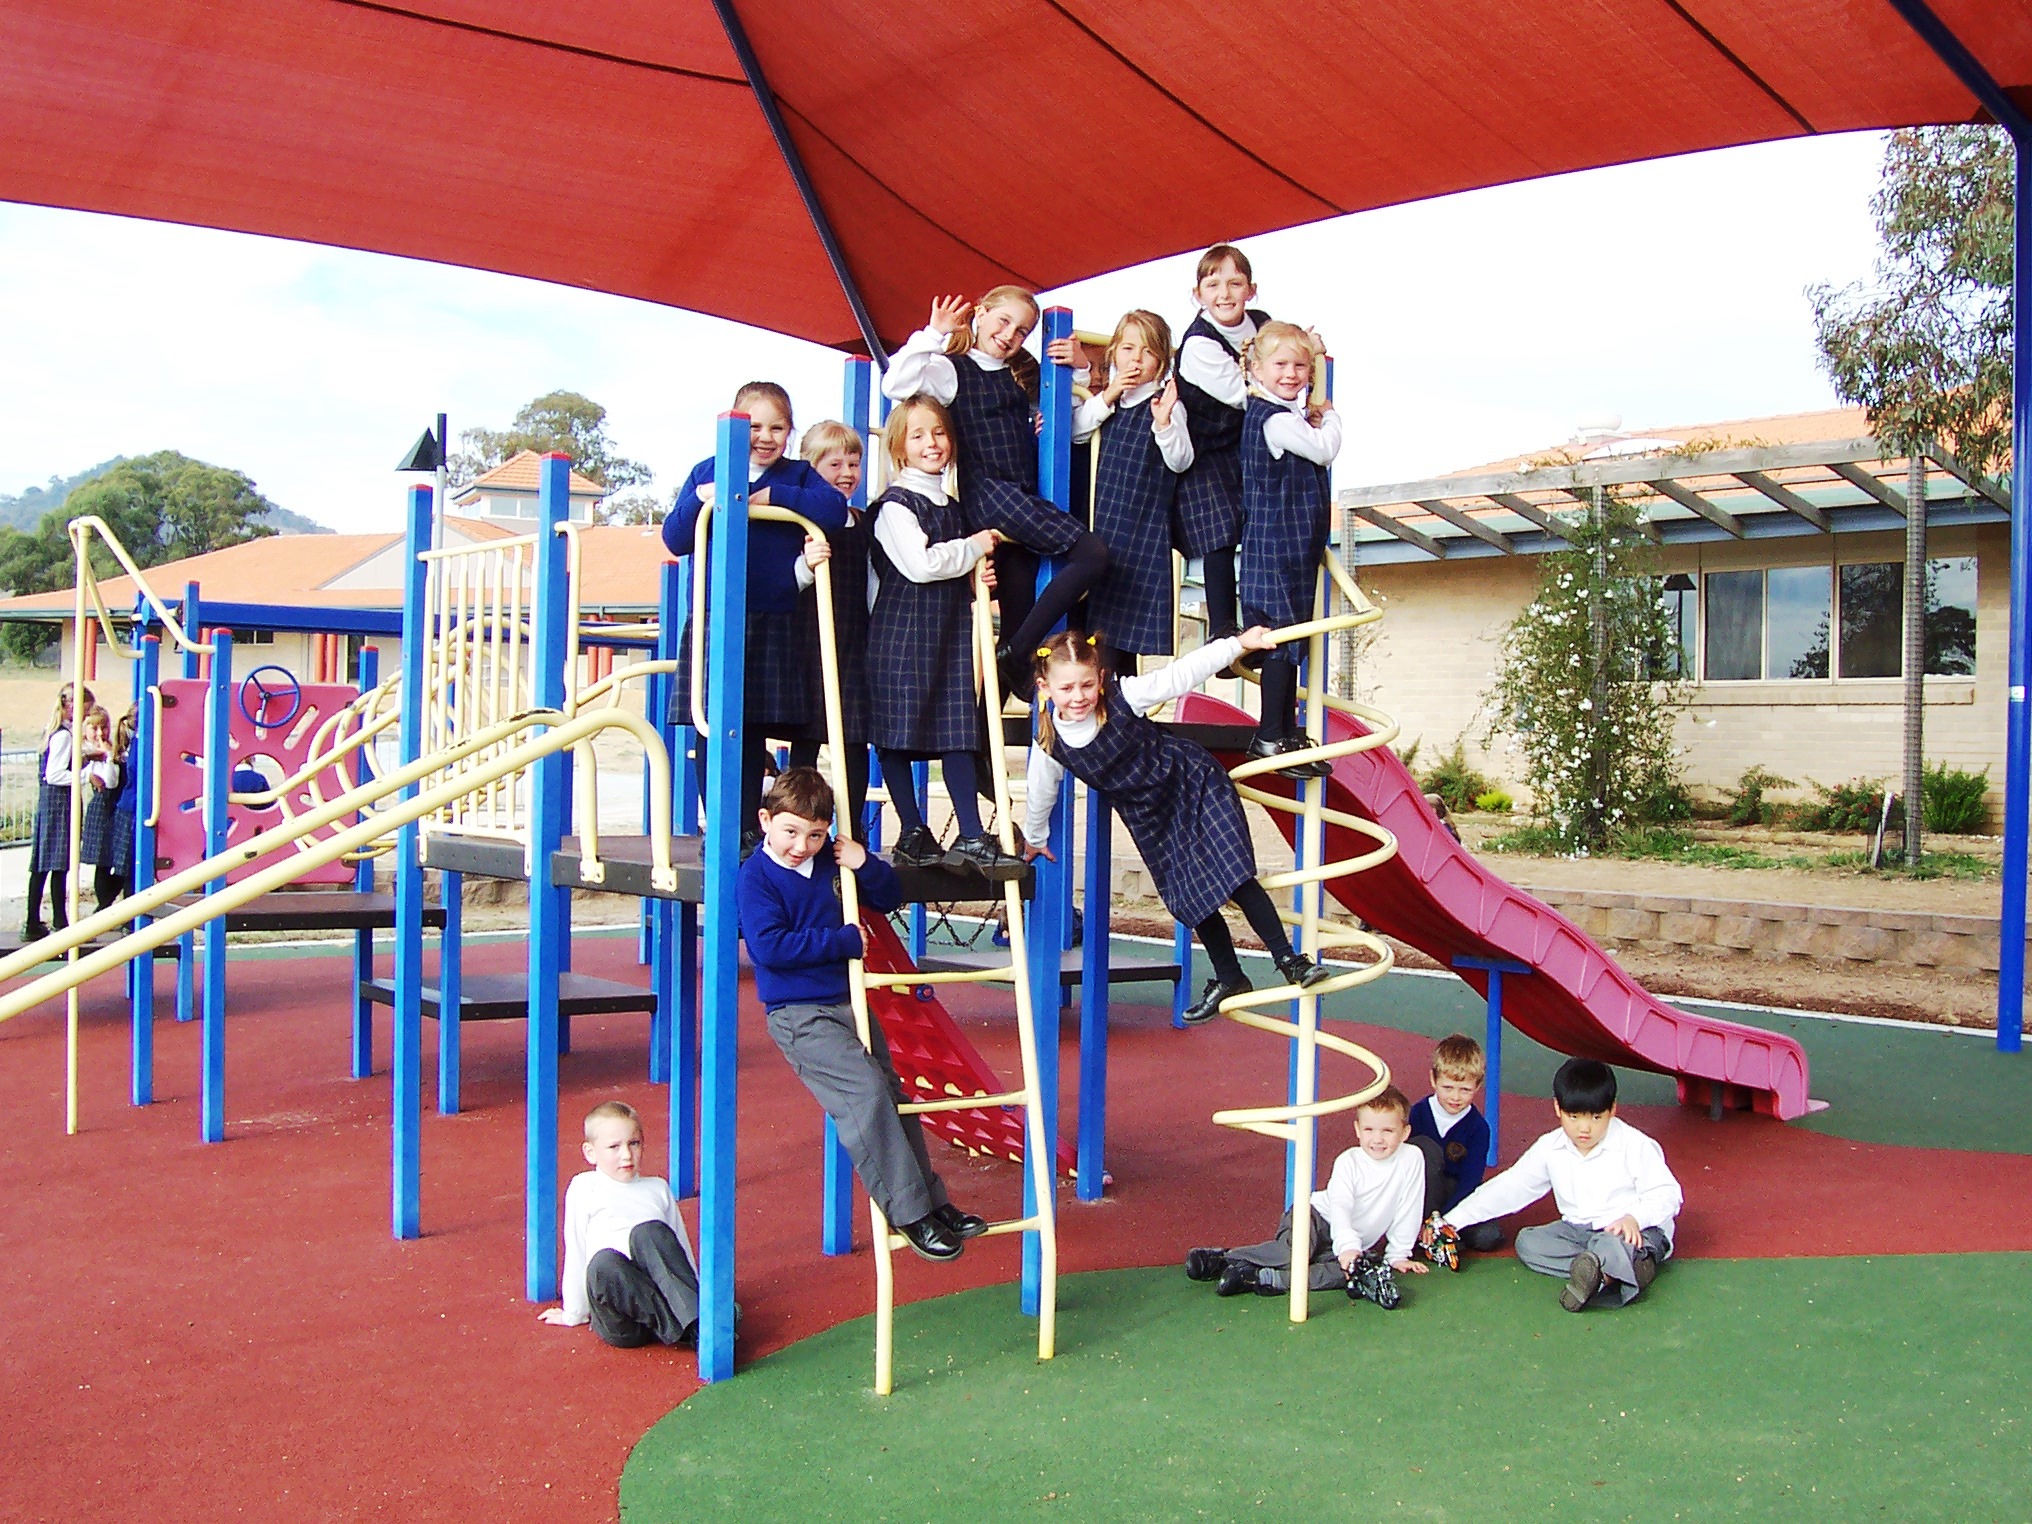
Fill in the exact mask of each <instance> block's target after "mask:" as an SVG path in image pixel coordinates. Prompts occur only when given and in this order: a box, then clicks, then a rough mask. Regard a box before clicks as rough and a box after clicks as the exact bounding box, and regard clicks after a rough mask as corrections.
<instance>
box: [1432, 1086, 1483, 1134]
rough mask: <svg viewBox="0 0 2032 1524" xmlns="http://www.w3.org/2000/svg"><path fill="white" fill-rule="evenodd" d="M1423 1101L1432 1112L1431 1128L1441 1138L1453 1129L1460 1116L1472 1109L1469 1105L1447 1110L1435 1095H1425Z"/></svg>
mask: <svg viewBox="0 0 2032 1524" xmlns="http://www.w3.org/2000/svg"><path fill="white" fill-rule="evenodd" d="M1425 1103H1426V1105H1427V1107H1429V1108H1430V1109H1431V1112H1432V1130H1433V1131H1434V1132H1436V1133H1438V1134H1439V1135H1440V1136H1441V1137H1442V1138H1443V1137H1445V1136H1446V1135H1447V1134H1448V1133H1450V1132H1452V1131H1453V1130H1454V1126H1455V1124H1457V1123H1458V1122H1459V1121H1460V1119H1461V1118H1462V1117H1464V1116H1466V1115H1467V1114H1468V1113H1469V1112H1470V1111H1473V1110H1474V1107H1473V1106H1472V1105H1469V1106H1464V1107H1462V1108H1461V1109H1460V1110H1459V1111H1448V1110H1447V1109H1446V1108H1445V1107H1444V1106H1442V1105H1440V1104H1439V1097H1438V1096H1436V1095H1431V1096H1427V1097H1426V1098H1425Z"/></svg>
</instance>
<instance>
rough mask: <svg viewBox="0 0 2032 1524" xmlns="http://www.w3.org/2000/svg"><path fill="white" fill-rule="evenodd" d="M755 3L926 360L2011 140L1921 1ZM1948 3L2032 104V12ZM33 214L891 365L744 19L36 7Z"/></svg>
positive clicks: (804, 135) (790, 103) (201, 0)
mask: <svg viewBox="0 0 2032 1524" xmlns="http://www.w3.org/2000/svg"><path fill="white" fill-rule="evenodd" d="M734 5H735V8H736V10H737V11H738V15H739V20H740V22H741V24H742V26H743V27H744V28H745V31H746V33H747V36H748V38H749V40H750V41H751V42H752V44H753V48H754V53H755V56H756V60H757V62H758V64H759V67H760V70H761V72H762V74H763V76H764V77H765V78H766V80H767V83H768V85H769V87H770V88H771V89H772V91H773V93H774V95H775V97H776V98H777V101H778V103H779V105H780V107H781V111H782V117H783V121H784V124H785V127H786V129H787V132H788V135H789V138H790V140H791V143H792V144H793V146H794V149H795V151H796V153H797V154H798V155H799V156H800V157H801V159H802V161H803V163H804V165H805V167H806V168H807V170H808V172H809V176H810V181H811V185H812V188H813V191H814V192H815V194H816V197H817V199H818V202H819V205H820V207H821V209H822V211H823V213H824V214H825V216H826V218H827V220H828V221H829V222H830V224H831V225H832V227H833V228H834V229H835V231H836V233H837V236H838V242H839V248H840V252H841V254H842V257H843V259H844V262H845V265H846V267H847V270H848V272H849V274H850V275H851V277H852V279H853V280H854V281H855V283H856V284H857V285H858V287H859V288H860V290H861V292H862V293H863V295H864V297H865V301H866V305H867V308H868V310H869V312H870V313H871V314H872V317H873V321H874V326H875V328H876V329H877V331H878V332H879V334H880V335H881V336H882V337H884V338H885V339H886V340H890V341H894V340H896V339H898V338H900V337H901V336H902V335H903V334H904V333H906V332H908V331H909V330H910V329H911V328H913V327H915V326H916V325H917V324H918V323H919V322H920V321H921V320H922V315H923V309H924V306H925V303H926V298H927V296H928V295H929V294H930V293H932V292H934V291H948V290H959V291H968V292H978V291H979V290H981V289H983V288H985V287H986V286H988V285H991V284H994V283H996V282H1000V281H1005V280H1007V281H1016V282H1019V283H1021V284H1024V285H1027V286H1030V287H1033V288H1042V287H1049V286H1055V285H1060V284H1063V283H1065V282H1067V281H1070V280H1075V279H1078V278H1080V277H1082V276H1086V275H1091V274H1094V273H1096V272H1098V271H1102V270H1109V269H1115V268H1118V267H1120V266H1123V265H1127V264H1133V263H1136V262H1138V261H1141V260H1145V259H1151V258H1155V257H1157V256H1159V255H1163V254H1169V253H1174V252H1177V251H1179V250H1181V249H1188V248H1193V247H1196V246H1203V245H1205V244H1207V243H1209V242H1213V241H1215V240H1217V239H1222V238H1240V237H1245V236H1248V235H1250V234H1254V233H1260V232H1264V231H1267V230H1270V229H1273V228H1279V227H1286V226H1290V225H1292V224H1294V223H1301V222H1308V221H1312V220H1315V219H1318V218H1322V217H1329V216H1334V215H1337V214H1339V213H1342V212H1350V211H1359V210H1363V209H1366V208H1370V207H1376V206H1384V205H1388V204H1391V203H1394V202H1402V201H1409V200H1415V199H1418V198H1421V197H1426V196H1435V195H1440V194H1444V193H1446V192H1450V191H1458V190H1465V189H1469V188H1472V187H1475V186H1483V185H1492V184H1497V183H1501V182H1504V181H1511V180H1519V179H1527V178H1530V177H1533V176H1538V175H1547V174H1555V173H1559V172H1562V171H1567V170H1576V169H1584V168H1589V167H1593V166H1597V165H1603V164H1611V163H1620V162H1625V161H1629V160H1634V159H1644V158H1653V157H1658V156H1661V155H1666V154H1675V153H1685V152H1689V151H1693V150H1697V149H1705V148H1716V147H1721V146H1725V145H1728V144H1735V143H1747V142H1754V141H1759V140H1765V139H1772V138H1783V137H1794V136H1801V135H1805V134H1808V133H1819V132H1841V131H1849V130H1853V129H1857V128H1872V127H1892V126H1903V125H1910V124H1916V123H1927V122H1949V121H1964V120H1970V119H1972V118H1974V117H1975V116H1976V114H1977V106H1976V102H1975V100H1974V99H1973V97H1971V95H1970V94H1969V92H1968V91H1967V90H1966V89H1965V88H1964V87H1963V86H1962V85H1961V84H1960V83H1959V82H1958V81H1957V80H1956V79H1955V78H1954V77H1953V76H1952V75H1951V74H1950V73H1949V72H1948V70H1947V69H1946V68H1945V67H1944V66H1943V65H1942V64H1941V63H1940V62H1939V61H1938V60H1937V59H1936V58H1935V57H1934V55H1933V54H1932V53H1931V52H1930V51H1929V50H1928V49H1927V47H1926V46H1925V44H1924V43H1923V42H1921V40H1920V39H1919V37H1918V36H1917V35H1916V34H1915V33H1913V31H1912V30H1911V29H1910V28H1909V27H1908V26H1907V25H1906V23H1905V22H1904V21H1903V20H1902V19H1900V17H1899V16H1898V15H1897V13H1896V12H1894V11H1893V10H1892V9H1891V8H1890V6H1889V4H1888V3H1887V0H1288V3H1285V4H1282V5H1279V6H1248V7H1244V6H1241V5H1238V4H1235V3H1232V0H1163V3H1156V0H1107V3H1105V4H1103V3H1100V0H1062V3H1053V0H917V3H916V4H914V5H912V6H909V7H896V6H877V5H869V4H863V3H855V0H794V3H793V0H734ZM1935 9H1936V11H1937V12H1938V13H1939V15H1940V16H1941V18H1942V19H1943V20H1944V21H1945V22H1946V23H1947V24H1948V25H1949V26H1950V27H1951V28H1952V29H1953V30H1954V31H1955V32H1956V33H1957V34H1958V36H1959V37H1960V38H1961V40H1962V41H1963V42H1964V43H1965V44H1966V45H1967V46H1968V47H1969V48H1970V49H1971V50H1972V51H1973V53H1974V54H1975V55H1976V57H1977V59H1978V60H1979V61H1980V62H1981V63H1982V64H1983V65H1984V66H1985V67H1986V68H1987V69H1988V70H1989V72H1990V74H1991V76H1992V77H1993V78H1995V79H1996V80H1998V81H1999V82H2000V83H2001V84H2003V85H2004V86H2005V87H2006V89H2007V90H2011V91H2012V92H2013V93H2014V95H2016V96H2017V98H2018V99H2020V100H2021V101H2024V100H2028V99H2032V90H2028V89H2026V87H2028V86H2032V0H1936V4H1935ZM0 199H7V200H13V201H24V202H35V203H40V204H44V205H50V206H64V207H76V208H80V209H84V210H88V211H98V212H114V213H120V214H123V215H128V216H136V217H150V218H157V219H161V220H164V221H170V222H184V223H195V224H200V225H203V226H208V227H219V228H231V229H236V230H240V231H244V232H252V233H267V234H274V235H278V236H281V237H285V238H298V239H305V240H309V241H312V242H317V243H329V244H338V245H344V246H347V247H352V248H360V249H371V250H377V251H380V252H384V253H390V254H403V255H409V256H413V257H416V258H422V259H432V260H439V261H443V262H446V263H450V264H458V265H470V266H475V267H478V268H481V269H489V270H499V271H504V272H507V273H510V274H515V275H526V276H534V277H537V278H539V279H543V280H551V281H558V282H562V283H565V284H568V285H575V286H585V287H589V288H592V289H595V290H600V291H609V292H614V293H618V294H621V295H625V296H634V297H641V298H645V299H647V300H650V301H655V302H662V303H667V304H669V305H672V306H679V307H688V308H693V309H695V310H698V311H701V312H710V313H714V314H717V315H719V316H722V317H728V318H734V319H737V320H739V321H742V322H747V323H754V324H759V325H761V326H763V327H766V328H773V329H777V330H780V331H782V332H785V333H791V334H796V335H799V336H801V337H804V338H809V339H815V340H818V341H819V342H821V343H826V344H835V345H841V346H848V347H857V346H858V342H859V341H858V337H857V333H858V330H857V326H856V322H855V318H854V315H853V313H852V311H851V309H850V307H849V304H848V303H847V301H846V300H845V299H844V298H843V296H842V294H841V289H840V284H839V282H838V280H837V279H836V278H835V274H834V270H833V267H832V264H831V263H830V262H829V260H828V258H827V255H826V252H825V250H824V248H823V247H822V245H821V242H820V239H819V237H818V235H817V233H816V232H815V230H814V224H813V221H812V218H811V217H810V215H809V214H808V213H807V210H806V207H805V205H804V203H803V201H802V200H801V199H800V197H799V194H798V192H797V189H796V187H795V185H794V184H793V181H792V177H791V175H790V173H789V171H788V170H787V168H786V165H785V160H784V158H783V156H782V154H781V153H779V151H778V149H777V146H776V144H775V143H774V141H773V140H772V138H771V135H770V132H769V129H768V126H767V125H766V123H765V120H764V116H763V113H762V111H761V110H760V109H759V107H758V101H757V98H756V96H755V94H754V93H753V91H752V90H751V89H750V87H749V83H748V80H747V78H746V76H745V73H744V70H743V68H742V65H741V63H740V62H739V60H738V59H737V57H736V54H735V52H734V50H733V48H732V47H731V46H730V44H729V42H728V37H727V33H726V31H725V30H724V29H723V28H722V26H721V23H720V21H719V19H718V18H717V16H716V15H715V12H714V9H713V7H712V5H711V4H710V3H709V0H572V3H570V4H556V3H551V4H543V3H537V0H513V3H511V0H414V3H379V0H8V3H7V4H6V5H5V6H4V7H0ZM1630 210H1631V212H1632V213H1633V214H1634V215H1645V214H1646V213H1647V212H1649V211H1652V210H1666V209H1647V208H1639V207H1633V208H1631V209H1630Z"/></svg>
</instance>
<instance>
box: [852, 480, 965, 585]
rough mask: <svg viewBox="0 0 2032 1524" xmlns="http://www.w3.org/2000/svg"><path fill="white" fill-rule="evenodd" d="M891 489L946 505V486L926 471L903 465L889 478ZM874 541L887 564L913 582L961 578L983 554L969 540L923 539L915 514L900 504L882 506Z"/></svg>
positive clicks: (921, 529)
mask: <svg viewBox="0 0 2032 1524" xmlns="http://www.w3.org/2000/svg"><path fill="white" fill-rule="evenodd" d="M889 485H890V486H892V487H902V488H903V489H905V490H906V491H909V492H915V493H916V494H917V495H918V496H919V497H922V498H928V499H930V500H931V501H932V502H933V503H935V504H937V505H938V506H939V507H941V508H942V507H944V506H945V503H946V495H945V483H944V482H942V481H940V480H939V479H938V478H937V477H936V476H933V475H932V474H931V473H930V472H929V471H920V470H918V469H917V468H916V467H915V466H905V467H904V468H903V469H902V470H901V471H898V472H897V473H896V475H895V476H894V477H893V478H892V479H891V481H890V483H889ZM875 539H876V542H877V543H878V544H880V545H881V547H882V549H883V550H884V552H886V553H887V555H888V557H889V560H890V563H891V564H892V565H893V566H895V568H896V569H897V570H898V571H900V572H901V573H903V575H904V576H906V577H908V578H909V579H910V580H911V581H912V582H944V581H947V580H948V579H950V578H953V577H964V576H965V575H966V574H967V573H968V572H970V571H972V570H973V569H974V563H975V562H976V561H978V560H980V559H981V556H982V555H983V554H984V552H983V551H982V549H981V547H980V546H979V545H977V544H976V543H974V541H973V540H971V539H965V538H962V539H958V540H940V541H939V542H938V543H937V544H936V545H934V544H932V543H931V542H930V541H929V540H927V539H926V538H925V534H924V529H923V527H922V526H921V525H920V524H919V523H918V521H917V515H916V514H914V513H912V512H911V511H910V510H909V509H908V508H906V507H904V506H903V505H902V504H901V503H884V504H883V505H882V511H881V512H880V513H877V514H876V515H875Z"/></svg>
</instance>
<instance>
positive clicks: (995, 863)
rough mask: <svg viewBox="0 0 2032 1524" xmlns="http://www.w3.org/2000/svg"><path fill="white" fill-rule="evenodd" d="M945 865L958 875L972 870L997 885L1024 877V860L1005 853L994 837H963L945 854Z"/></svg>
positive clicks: (984, 835)
mask: <svg viewBox="0 0 2032 1524" xmlns="http://www.w3.org/2000/svg"><path fill="white" fill-rule="evenodd" d="M945 865H946V866H947V867H948V868H951V869H952V870H953V871H954V872H956V873H964V872H966V870H967V869H969V868H972V869H974V870H976V871H977V872H979V873H980V874H982V875H983V876H984V877H986V878H990V879H993V880H994V881H995V882H997V883H1006V882H1007V881H1009V880H1010V879H1017V878H1021V877H1022V876H1023V859H1022V858H1020V857H1018V856H1016V855H1015V854H1014V853H1011V852H1004V851H1003V850H1002V848H1001V845H1000V844H999V843H998V842H997V841H996V840H995V838H994V837H992V836H989V835H986V834H985V833H984V834H982V835H980V836H962V837H961V838H960V839H959V840H958V841H956V842H954V843H953V844H952V849H951V850H950V851H948V852H947V853H946V854H945Z"/></svg>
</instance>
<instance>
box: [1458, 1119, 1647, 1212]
mask: <svg viewBox="0 0 2032 1524" xmlns="http://www.w3.org/2000/svg"><path fill="white" fill-rule="evenodd" d="M1548 1190H1549V1191H1551V1192H1552V1199H1553V1201H1554V1202H1556V1203H1557V1204H1558V1206H1559V1215H1560V1216H1561V1217H1563V1218H1565V1219H1566V1220H1567V1221H1568V1222H1577V1223H1581V1224H1584V1225H1585V1226H1587V1227H1590V1228H1606V1227H1607V1226H1608V1225H1609V1224H1610V1223H1612V1222H1615V1221H1617V1220H1618V1219H1619V1218H1623V1217H1633V1218H1635V1219H1636V1221H1637V1226H1638V1227H1640V1228H1656V1229H1658V1230H1659V1232H1661V1233H1663V1234H1664V1235H1665V1241H1666V1242H1667V1243H1670V1242H1671V1241H1672V1223H1673V1219H1674V1218H1676V1217H1677V1216H1678V1215H1679V1208H1680V1206H1681V1205H1682V1203H1683V1202H1684V1199H1685V1198H1684V1197H1683V1196H1682V1194H1681V1193H1680V1189H1679V1182H1678V1181H1677V1180H1675V1179H1674V1178H1673V1177H1672V1171H1671V1170H1670V1169H1668V1168H1667V1167H1666V1164H1665V1150H1664V1149H1662V1148H1660V1147H1659V1146H1658V1144H1657V1142H1656V1141H1655V1140H1653V1139H1652V1138H1650V1137H1647V1136H1646V1135H1645V1134H1643V1133H1641V1132H1639V1131H1638V1130H1637V1129H1636V1128H1634V1127H1632V1126H1630V1124H1629V1123H1627V1122H1625V1121H1624V1120H1623V1119H1622V1118H1621V1117H1614V1118H1611V1119H1610V1122H1609V1125H1608V1129H1607V1130H1606V1131H1605V1132H1604V1133H1603V1134H1602V1140H1601V1142H1599V1143H1597V1144H1596V1145H1595V1146H1594V1148H1593V1150H1592V1151H1591V1152H1589V1153H1585V1154H1583V1153H1582V1152H1581V1151H1580V1150H1579V1149H1578V1148H1576V1147H1574V1145H1573V1140H1572V1139H1571V1138H1569V1137H1568V1136H1567V1135H1566V1132H1565V1129H1563V1128H1559V1127H1555V1128H1553V1129H1552V1131H1551V1132H1548V1133H1547V1134H1545V1136H1544V1137H1542V1138H1540V1139H1539V1140H1538V1141H1537V1142H1536V1143H1533V1144H1532V1145H1531V1146H1530V1147H1529V1148H1527V1149H1525V1150H1524V1157H1523V1158H1521V1159H1519V1160H1518V1161H1517V1162H1516V1163H1515V1164H1513V1165H1511V1166H1510V1167H1509V1168H1508V1169H1506V1170H1504V1171H1503V1173H1502V1174H1500V1175H1498V1176H1496V1177H1495V1179H1493V1180H1490V1181H1487V1182H1486V1183H1484V1184H1483V1185H1482V1186H1481V1187H1480V1189H1478V1190H1476V1191H1475V1192H1473V1194H1471V1195H1470V1196H1469V1197H1468V1198H1467V1200H1465V1201H1463V1202H1461V1203H1460V1205H1458V1206H1456V1207H1455V1208H1454V1209H1453V1210H1452V1211H1451V1212H1448V1213H1447V1214H1446V1220H1447V1221H1448V1222H1450V1223H1452V1224H1453V1225H1454V1226H1455V1227H1457V1228H1466V1227H1472V1226H1473V1225H1474V1224H1476V1223H1478V1222H1488V1221H1490V1220H1491V1219H1493V1218H1497V1217H1507V1216H1509V1215H1510V1214H1511V1213H1512V1212H1521V1211H1522V1210H1523V1209H1524V1208H1525V1207H1528V1206H1529V1205H1531V1203H1532V1202H1534V1201H1536V1200H1538V1199H1539V1198H1540V1197H1541V1196H1543V1195H1544V1194H1545V1193H1546V1192H1547V1191H1548Z"/></svg>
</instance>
